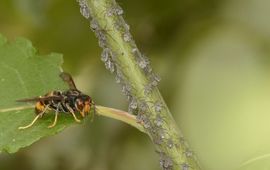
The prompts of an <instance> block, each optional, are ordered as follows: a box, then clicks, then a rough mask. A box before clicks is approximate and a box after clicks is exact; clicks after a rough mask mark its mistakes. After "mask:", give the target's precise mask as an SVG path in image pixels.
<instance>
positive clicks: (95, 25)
mask: <svg viewBox="0 0 270 170" xmlns="http://www.w3.org/2000/svg"><path fill="white" fill-rule="evenodd" d="M90 28H91V29H92V30H93V31H96V30H97V29H98V28H99V25H98V22H97V21H96V20H95V19H92V20H91V22H90Z"/></svg>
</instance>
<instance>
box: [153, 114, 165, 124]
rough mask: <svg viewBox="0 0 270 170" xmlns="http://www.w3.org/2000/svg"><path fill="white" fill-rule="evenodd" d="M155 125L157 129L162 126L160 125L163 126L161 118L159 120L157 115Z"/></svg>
mask: <svg viewBox="0 0 270 170" xmlns="http://www.w3.org/2000/svg"><path fill="white" fill-rule="evenodd" d="M155 124H156V125H157V126H158V127H160V126H162V124H163V120H162V118H161V116H160V115H159V114H158V115H157V116H156V120H155Z"/></svg>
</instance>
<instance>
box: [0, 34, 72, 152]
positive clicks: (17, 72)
mask: <svg viewBox="0 0 270 170" xmlns="http://www.w3.org/2000/svg"><path fill="white" fill-rule="evenodd" d="M62 62H63V59H62V55H61V54H56V53H53V54H49V55H45V56H44V55H39V54H37V50H36V49H35V48H34V47H33V46H32V44H31V42H30V41H28V40H26V39H23V38H18V39H16V40H15V41H14V42H8V41H7V40H6V38H5V37H3V36H2V35H0V89H1V90H0V152H3V151H5V152H8V153H14V152H16V151H18V149H20V148H22V147H26V146H29V145H31V144H32V143H33V142H35V141H37V140H39V139H40V138H42V137H45V136H49V135H53V134H56V133H57V132H60V131H61V130H63V129H64V128H65V127H67V126H68V125H70V124H72V123H73V122H74V121H73V119H72V116H70V115H68V114H66V115H65V114H60V116H59V119H58V120H59V121H58V123H57V125H56V126H55V127H54V128H51V129H49V128H47V126H48V125H50V124H51V123H52V122H53V118H54V114H53V113H49V114H46V115H45V116H44V117H42V118H41V119H39V120H38V121H37V122H36V123H35V124H34V125H33V126H32V127H31V128H28V129H25V130H18V127H20V126H25V125H27V124H29V123H30V122H31V121H32V120H33V119H34V117H35V113H34V109H33V103H18V102H16V100H17V99H22V98H31V97H35V96H40V95H44V94H45V93H47V92H49V91H51V90H56V89H58V90H63V89H67V86H66V85H65V83H64V82H63V81H62V80H61V79H60V77H59V73H60V70H61V64H62Z"/></svg>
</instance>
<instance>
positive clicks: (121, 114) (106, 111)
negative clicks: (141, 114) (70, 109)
mask: <svg viewBox="0 0 270 170" xmlns="http://www.w3.org/2000/svg"><path fill="white" fill-rule="evenodd" d="M96 111H97V115H101V116H105V117H109V118H113V119H116V120H120V121H122V122H125V123H127V124H129V125H131V126H133V127H135V128H137V129H138V130H140V131H141V132H144V133H145V130H144V128H143V126H142V122H138V121H137V119H136V116H134V115H131V114H129V113H127V112H125V111H122V110H117V109H113V108H109V107H104V106H96Z"/></svg>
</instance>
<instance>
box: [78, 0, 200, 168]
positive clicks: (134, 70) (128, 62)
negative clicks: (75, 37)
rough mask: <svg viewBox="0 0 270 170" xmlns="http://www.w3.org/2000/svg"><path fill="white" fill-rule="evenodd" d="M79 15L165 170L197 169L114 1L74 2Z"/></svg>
mask: <svg viewBox="0 0 270 170" xmlns="http://www.w3.org/2000/svg"><path fill="white" fill-rule="evenodd" d="M78 1H79V4H80V7H81V8H80V11H81V13H82V15H83V16H84V17H85V18H87V19H90V21H91V28H92V30H93V31H94V32H95V34H96V36H97V38H98V40H99V45H100V46H101V47H102V48H103V53H102V60H103V61H104V62H105V65H106V68H107V69H109V70H110V71H111V72H112V73H115V74H116V77H117V79H118V82H120V83H121V85H122V87H123V90H122V91H123V92H124V94H125V95H126V96H127V97H128V100H129V102H130V108H131V109H130V110H131V111H132V112H133V113H135V114H137V119H138V121H141V122H143V126H144V130H145V132H146V133H147V134H148V135H149V136H150V138H151V139H152V141H153V144H154V145H155V148H156V152H157V153H159V155H160V165H161V167H162V168H163V169H166V170H171V169H173V170H191V169H193V170H199V169H200V167H199V165H198V163H197V161H196V159H195V156H194V155H193V154H192V153H191V152H190V149H189V147H188V145H187V144H186V142H185V141H184V139H183V136H182V135H181V132H180V130H179V129H178V127H177V125H176V122H175V121H174V119H173V117H172V115H171V113H170V111H169V109H168V107H167V105H166V103H165V102H164V100H163V98H162V96H161V94H160V92H159V90H158V88H157V87H156V86H157V83H158V82H159V78H158V77H156V75H155V74H154V73H153V71H152V69H151V67H150V64H149V61H148V60H147V59H146V58H145V57H144V56H143V55H142V54H141V53H140V51H139V50H138V48H137V46H136V44H135V41H134V40H133V38H132V36H131V34H130V33H129V27H128V25H127V24H126V22H125V21H124V19H123V17H122V16H121V15H122V14H123V10H122V9H121V8H120V7H119V5H118V4H117V3H116V2H115V1H114V0H87V1H86V0H78Z"/></svg>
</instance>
